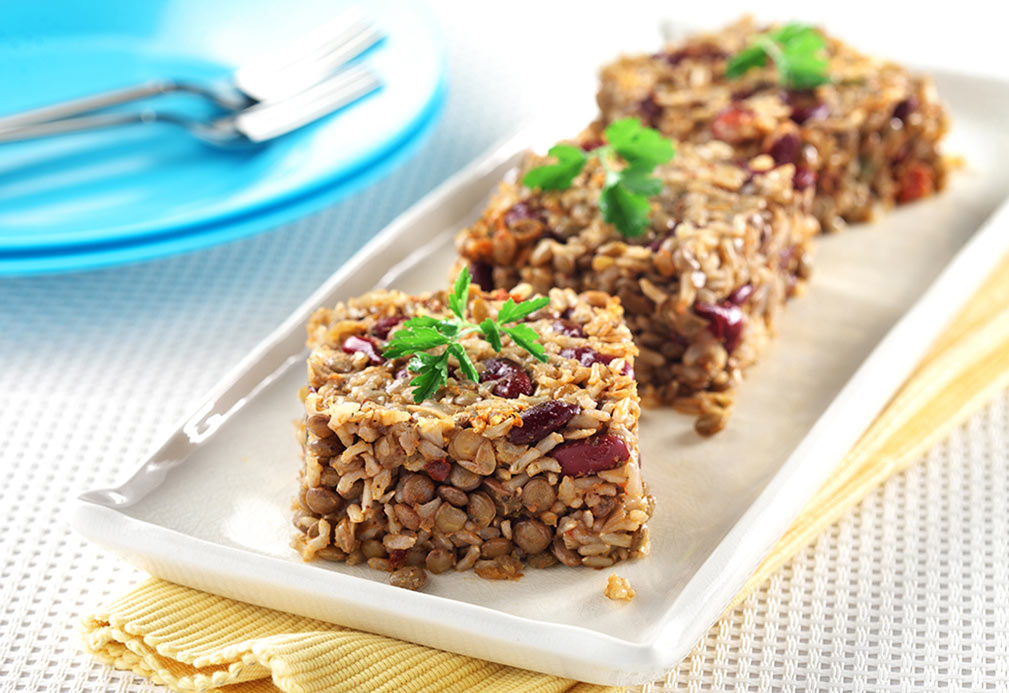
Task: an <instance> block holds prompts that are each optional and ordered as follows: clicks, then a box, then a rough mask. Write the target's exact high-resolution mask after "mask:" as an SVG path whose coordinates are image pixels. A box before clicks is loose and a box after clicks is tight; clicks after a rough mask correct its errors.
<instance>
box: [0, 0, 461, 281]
mask: <svg viewBox="0 0 1009 693" xmlns="http://www.w3.org/2000/svg"><path fill="white" fill-rule="evenodd" d="M351 4H352V3H350V2H324V1H322V0H318V1H311V0H307V1H306V0H301V1H299V2H297V3H289V2H267V1H266V0H241V1H238V0H234V1H230V0H229V1H227V2H221V1H219V0H218V1H215V2H213V3H208V2H198V1H196V0H163V1H162V2H135V0H129V1H120V0H116V1H113V2H102V3H98V4H94V3H77V2H71V1H69V0H66V1H64V0H61V1H53V0H50V1H49V2H46V3H3V5H2V6H0V64H3V65H4V70H2V71H0V114H7V113H12V112H16V111H20V110H23V109H26V108H32V107H36V106H42V105H46V104H48V103H51V102H54V101H58V100H61V99H65V98H73V97H76V96H82V95H85V94H89V93H93V92H96V91H101V90H105V89H112V88H116V87H121V86H127V85H131V84H136V83H139V82H143V81H145V80H148V79H152V78H155V77H165V76H171V77H177V78H189V79H208V80H210V79H215V78H220V77H223V76H225V75H227V74H228V73H229V72H230V71H231V70H232V69H233V68H234V67H236V66H238V65H241V64H243V63H244V62H247V61H249V60H250V59H251V58H253V57H255V56H256V55H257V54H259V53H261V52H263V51H265V50H268V49H270V48H271V47H276V46H280V45H283V44H284V43H285V42H287V41H289V40H290V39H291V38H293V37H296V36H298V35H299V34H301V33H305V32H308V31H310V30H311V29H312V28H314V27H316V26H318V25H319V24H321V23H323V22H325V21H327V20H329V19H331V18H332V17H334V16H335V15H336V14H338V13H339V12H340V11H342V10H344V9H346V8H347V7H349V6H350V5H351ZM357 4H359V5H360V6H361V8H362V9H363V11H364V12H365V14H366V15H367V16H368V17H369V18H371V19H372V20H373V21H374V22H375V23H376V24H377V25H378V26H379V27H380V28H381V29H382V31H383V33H385V35H386V39H385V40H384V41H383V42H382V43H380V44H379V45H378V46H376V47H375V48H373V49H372V50H371V51H369V52H368V53H367V54H366V55H365V56H363V60H364V61H365V62H366V63H367V64H368V65H369V66H371V67H372V68H373V69H374V70H375V71H376V72H377V73H378V74H379V75H380V77H381V79H382V82H383V85H384V86H383V88H382V89H381V90H379V91H378V92H376V93H374V94H372V95H370V96H368V97H365V99H363V100H361V101H359V102H357V103H356V104H354V105H353V106H351V107H349V108H346V109H344V110H342V111H339V112H337V113H334V114H332V115H330V116H328V117H326V118H325V119H323V120H321V121H319V122H317V123H314V124H312V125H310V126H308V127H306V128H303V129H302V130H299V131H297V132H295V133H292V134H290V135H288V136H286V137H284V138H281V139H279V140H277V141H275V142H272V143H269V144H267V145H264V146H260V147H256V148H251V149H247V150H242V151H221V150H218V149H214V148H211V147H209V146H208V145H205V144H203V143H201V142H199V141H198V140H195V139H194V138H192V137H191V136H190V135H188V134H186V133H185V132H183V131H181V130H176V129H173V128H172V126H170V125H160V124H159V125H145V126H133V127H125V128H119V129H116V130H110V131H105V132H96V133H87V134H79V135H74V136H67V137H62V138H53V139H49V140H39V141H35V142H26V143H19V144H11V145H0V273H3V274H19V273H29V272H42V271H58V270H67V269H82V268H86V267H96V266H102V265H108V264H115V263H119V262H127V261H133V260H138V259H147V258H150V257H157V256H159V255H163V254H168V253H175V252H182V251H185V250H190V249H193V248H198V247H203V246H206V245H210V244H213V243H219V242H223V241H226V240H232V239H234V238H237V237H240V236H244V235H248V234H250V233H255V232H257V231H261V230H264V229H266V228H270V227H273V226H276V225H279V224H282V223H284V222H285V221H290V220H292V219H294V218H296V217H298V216H301V215H303V214H305V213H307V212H309V211H312V210H313V209H317V208H319V207H322V206H324V205H326V204H329V203H332V202H333V201H335V200H336V199H338V198H339V197H341V196H343V195H345V194H347V193H348V192H350V191H351V190H353V189H355V188H357V187H359V186H360V185H363V184H364V183H366V182H368V181H371V180H374V179H375V178H377V177H378V176H379V175H380V174H382V173H384V172H386V171H387V170H388V169H389V168H390V167H391V165H392V164H393V163H395V162H397V161H399V160H401V159H402V157H403V156H405V154H406V153H407V152H409V151H410V150H411V149H412V148H413V146H415V145H416V141H417V139H418V138H419V137H420V136H421V134H423V133H424V132H425V131H426V130H427V129H428V128H429V125H430V124H431V121H432V120H433V119H434V117H435V115H436V113H437V111H438V107H439V105H440V103H441V93H442V75H443V67H444V65H443V53H442V48H441V42H440V36H439V33H438V30H437V27H436V25H435V23H434V21H433V20H432V18H431V16H430V14H429V13H428V12H427V11H426V10H425V8H424V6H423V5H421V4H419V3H410V2H407V1H406V0H380V1H375V0H372V1H371V2H360V3H357ZM169 98H170V101H165V103H164V105H167V106H170V107H171V108H174V109H176V110H180V111H187V112H190V113H192V112H194V111H196V110H198V109H201V108H205V107H204V105H203V104H201V103H199V102H198V101H197V100H195V99H193V98H192V97H187V96H172V97H169Z"/></svg>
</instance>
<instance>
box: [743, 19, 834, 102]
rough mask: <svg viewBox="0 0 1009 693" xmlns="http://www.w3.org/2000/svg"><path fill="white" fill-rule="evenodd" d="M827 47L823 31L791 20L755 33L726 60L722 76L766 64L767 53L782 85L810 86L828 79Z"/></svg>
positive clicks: (815, 85) (823, 82)
mask: <svg viewBox="0 0 1009 693" xmlns="http://www.w3.org/2000/svg"><path fill="white" fill-rule="evenodd" d="M826 50H827V42H826V40H825V39H824V38H823V34H821V33H820V32H819V31H817V30H816V29H815V28H814V27H811V26H809V25H808V24H798V23H795V22H793V23H791V24H786V25H785V26H783V27H781V28H780V29H775V30H774V31H769V32H767V33H764V34H760V35H758V36H757V37H755V38H754V39H753V42H752V43H751V44H750V45H749V46H748V47H747V48H745V49H744V50H742V51H740V52H739V53H737V54H736V55H734V56H733V57H732V58H731V59H730V60H729V64H728V66H726V68H725V76H726V77H728V78H730V79H737V78H739V77H742V76H743V75H744V74H746V73H747V72H749V71H750V70H752V69H753V68H755V67H763V66H765V65H766V64H767V58H768V57H770V58H771V60H773V61H774V67H775V69H776V70H777V72H778V81H779V82H780V83H781V85H782V86H784V87H787V88H788V89H800V90H801V89H812V88H813V87H817V86H819V85H821V84H826V83H828V82H830V76H829V75H828V74H827V67H828V62H827V56H826Z"/></svg>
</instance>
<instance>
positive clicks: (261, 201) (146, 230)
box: [0, 0, 446, 274]
mask: <svg viewBox="0 0 1009 693" xmlns="http://www.w3.org/2000/svg"><path fill="white" fill-rule="evenodd" d="M351 4H364V3H363V2H359V1H357V0H351ZM378 7H382V8H384V9H383V10H378V9H377V8H378ZM396 7H399V8H400V9H401V10H403V14H402V15H401V16H399V17H396V18H395V19H393V20H390V19H388V17H387V18H386V19H385V21H384V22H383V26H387V25H388V24H389V23H391V24H392V25H393V26H394V27H398V28H397V29H395V30H394V31H393V32H392V33H393V35H394V36H399V35H403V30H404V25H403V21H405V20H404V16H405V17H407V18H409V21H410V22H413V23H415V24H416V26H415V27H414V29H412V30H411V31H412V32H414V33H413V36H414V38H412V39H411V42H412V43H411V42H408V45H414V46H416V45H417V40H418V39H416V37H417V33H415V32H420V34H421V35H423V36H424V38H423V39H419V40H420V41H421V43H422V44H423V46H424V47H425V48H424V49H423V50H422V51H421V53H422V54H423V56H424V59H423V60H422V61H421V62H422V63H424V64H425V65H426V66H427V67H426V68H425V70H424V71H423V73H424V74H423V75H422V78H421V79H419V83H420V84H424V85H425V87H424V89H423V94H419V93H418V92H417V89H416V88H413V90H412V93H413V94H414V96H413V97H411V98H413V99H414V101H413V108H412V109H410V112H403V111H402V109H400V111H399V112H401V113H402V115H407V116H408V117H407V118H406V119H404V120H401V121H400V122H399V123H392V122H385V121H383V123H384V125H383V126H382V127H384V128H385V131H384V135H383V138H378V139H376V138H374V137H372V136H371V135H370V134H369V135H368V137H365V138H362V139H363V140H364V141H366V142H367V143H368V144H367V145H366V146H364V147H360V146H359V145H355V146H354V147H352V149H353V150H354V151H355V153H356V155H355V156H354V157H351V158H347V157H346V156H344V157H343V158H342V159H341V163H342V164H343V165H331V166H329V170H328V171H327V170H326V168H327V167H326V166H322V167H321V168H320V165H319V164H317V163H313V164H312V166H310V167H309V170H311V171H314V175H312V176H306V175H305V174H303V173H300V172H298V171H297V169H289V171H288V172H287V173H286V174H285V173H283V172H281V174H280V175H281V176H282V178H281V179H280V180H281V184H280V185H275V184H273V183H272V182H270V183H268V184H267V188H266V190H267V191H270V190H271V189H272V194H266V195H262V194H259V193H255V194H251V195H250V194H245V195H240V196H239V199H241V198H242V197H244V198H245V199H244V200H243V201H242V204H238V205H235V204H231V208H230V209H228V206H227V205H225V206H224V207H222V208H219V209H217V210H216V213H214V211H213V210H208V211H211V212H212V213H209V214H197V215H195V216H194V215H192V214H188V217H189V218H188V219H187V218H185V217H186V216H187V214H182V215H181V216H179V217H178V218H166V219H159V218H157V217H150V218H148V219H144V218H143V216H142V215H141V216H138V217H135V218H134V219H136V221H134V220H129V217H127V218H126V219H127V220H128V221H127V223H126V225H125V226H121V227H113V228H105V227H102V228H98V227H96V228H95V230H94V231H89V232H87V233H79V232H76V231H75V232H73V233H70V232H69V230H67V231H64V230H62V229H61V228H59V227H58V226H57V227H53V228H51V229H42V228H39V229H37V230H36V232H34V233H32V234H29V235H22V234H13V235H6V236H4V235H3V234H0V265H3V266H4V267H13V266H14V264H15V261H16V260H17V261H19V262H17V263H16V264H18V265H19V266H21V265H24V263H25V262H29V263H30V265H31V266H38V267H41V266H42V264H43V263H44V260H43V259H42V258H43V256H45V257H52V258H55V257H70V256H73V255H77V256H80V257H81V258H82V259H83V256H85V255H94V256H96V257H97V256H98V255H108V256H111V255H112V254H115V255H116V256H121V257H127V256H129V255H131V254H133V253H132V251H136V253H139V254H142V255H144V256H148V255H150V254H151V253H153V252H154V249H155V248H157V247H162V246H166V241H168V240H172V243H171V245H172V246H173V247H174V245H176V244H177V242H179V241H180V240H181V238H182V237H183V236H189V235H195V234H200V233H209V234H211V235H212V236H214V237H215V238H216V237H223V236H225V235H227V234H224V233H222V232H221V229H223V228H225V227H227V228H231V227H234V228H236V229H237V228H239V227H242V228H246V227H247V228H250V229H252V228H260V229H262V228H268V227H269V224H265V223H257V222H255V221H254V220H250V219H248V217H249V216H250V215H253V214H256V215H263V217H264V218H269V219H279V220H280V221H276V222H273V225H276V224H279V223H283V222H284V221H290V220H291V219H292V218H294V217H293V216H292V214H293V213H292V212H289V213H288V214H283V213H280V212H278V211H277V208H278V207H284V208H290V210H294V209H299V208H301V207H303V206H304V205H303V204H302V202H303V201H304V199H305V198H307V197H316V196H317V195H319V194H320V191H321V190H322V189H324V188H328V187H331V186H334V185H335V186H341V187H343V186H346V187H347V190H352V189H357V187H359V186H348V185H347V182H346V179H347V178H348V177H349V176H350V175H353V174H356V173H361V174H362V175H363V174H364V172H365V170H366V169H369V168H370V167H372V166H373V165H374V164H376V162H378V161H379V159H380V158H381V157H383V156H389V155H390V154H392V153H394V152H395V149H396V148H397V147H400V146H402V144H403V143H404V141H405V140H406V139H407V138H408V137H410V136H414V135H416V134H418V133H419V131H420V130H422V129H423V128H421V127H419V125H420V123H421V121H422V120H424V119H425V118H432V117H433V116H434V115H435V114H436V113H437V112H438V110H439V108H438V107H437V106H440V100H441V99H442V95H441V93H440V92H441V91H442V90H443V89H444V79H445V71H446V69H445V68H446V55H445V47H444V40H443V36H442V31H441V28H440V26H439V25H438V23H437V22H436V21H435V20H434V17H433V14H432V13H431V12H430V11H429V10H427V9H426V8H424V7H423V6H420V7H418V6H414V5H404V4H403V2H402V0H389V1H388V2H385V3H381V4H380V5H375V6H372V8H373V9H375V11H376V12H378V13H379V14H380V15H381V14H382V13H383V12H384V13H388V12H389V11H393V10H395V8H396ZM400 53H401V51H400V52H399V53H396V52H394V53H393V54H388V55H387V54H385V52H383V51H380V52H379V53H378V54H377V56H376V55H371V56H370V57H369V58H368V59H367V61H366V62H368V63H369V64H373V63H375V64H377V66H378V67H379V72H380V74H383V76H385V75H386V74H387V73H388V71H389V70H392V71H393V72H396V74H397V77H396V78H395V79H396V80H398V81H397V82H396V83H397V84H402V72H403V69H402V68H400V67H394V66H393V65H392V64H391V63H390V62H389V59H390V58H391V57H392V55H394V54H395V55H399V56H400V57H402V56H401V55H400ZM397 71H398V72H397ZM431 78H433V80H432V79H431ZM410 89H411V88H410V87H408V88H407V91H409V90H410ZM383 93H384V92H383ZM397 93H399V94H402V93H403V92H397ZM380 96H381V94H380ZM417 96H421V98H420V99H417V98H416V97H417ZM382 98H384V97H382ZM366 100H367V101H369V103H368V104H362V108H358V109H355V108H354V107H351V109H350V111H351V112H350V113H344V114H339V115H337V116H335V118H336V121H333V122H327V123H325V124H320V126H322V127H318V128H316V127H315V126H312V127H311V128H310V129H309V130H308V131H307V134H303V133H292V135H290V136H289V137H292V138H295V141H305V142H307V143H308V146H311V143H313V142H314V143H315V144H316V148H317V149H318V147H319V145H320V144H332V143H333V138H332V137H329V136H328V134H329V133H328V131H331V130H333V129H334V128H333V127H331V126H332V125H337V124H341V123H342V121H343V120H345V119H346V118H348V117H351V118H352V119H353V120H354V123H355V124H358V126H360V117H361V116H362V115H363V113H364V112H366V111H370V112H372V113H374V108H376V107H377V105H378V102H380V101H381V100H382V99H381V98H380V99H378V101H376V100H375V99H374V98H372V97H369V99H366ZM402 101H403V99H402V98H401V99H399V102H397V104H398V105H399V106H401V105H402V103H400V102H402ZM407 102H409V99H408V100H407ZM355 111H356V112H355ZM383 113H385V111H383ZM379 120H381V118H380V119H379ZM386 120H388V119H387V118H386ZM343 131H344V132H346V131H357V130H355V129H354V128H345V129H344V130H343ZM317 135H321V140H320V137H319V136H317ZM299 146H301V148H302V150H304V147H305V145H299ZM322 151H326V150H325V149H324V148H323V149H322ZM341 151H342V150H341ZM314 158H315V159H316V160H318V159H319V157H318V156H315V157H314ZM397 160H399V159H397ZM285 163H287V162H285ZM292 163H293V162H292ZM288 166H290V163H288ZM377 170H386V171H387V170H389V167H385V168H376V171H377ZM270 175H271V176H274V177H276V176H275V174H270ZM285 175H286V177H288V178H289V180H290V181H291V182H283V176H285ZM285 188H286V189H285ZM255 190H259V188H255ZM346 194H348V192H346V191H344V192H340V191H333V193H332V194H328V195H324V196H323V197H326V198H328V199H330V200H335V199H339V198H340V197H343V196H344V195H346ZM320 199H322V198H321V197H320ZM201 216H202V218H201ZM254 232H255V231H246V232H243V233H241V234H237V233H236V235H235V237H237V236H238V235H248V233H254ZM216 242H220V241H207V242H205V243H202V242H198V241H196V240H195V239H190V240H188V241H186V242H185V245H186V246H188V247H191V248H196V247H202V246H205V245H210V244H212V243H216ZM141 246H148V248H147V249H146V250H144V251H141V250H140V248H141ZM166 247H167V246H166ZM129 249H132V251H131V250H129ZM58 264H63V263H58ZM54 271H59V270H54ZM0 273H4V274H8V273H9V271H7V270H3V269H0Z"/></svg>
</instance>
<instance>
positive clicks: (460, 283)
mask: <svg viewBox="0 0 1009 693" xmlns="http://www.w3.org/2000/svg"><path fill="white" fill-rule="evenodd" d="M470 281H471V277H470V274H469V267H463V268H462V271H461V272H460V273H459V276H458V277H456V278H455V287H454V288H453V289H452V294H451V295H450V296H449V297H448V307H449V308H451V309H452V312H453V313H455V314H456V317H458V318H459V319H460V320H465V319H466V302H467V301H468V300H469V283H470Z"/></svg>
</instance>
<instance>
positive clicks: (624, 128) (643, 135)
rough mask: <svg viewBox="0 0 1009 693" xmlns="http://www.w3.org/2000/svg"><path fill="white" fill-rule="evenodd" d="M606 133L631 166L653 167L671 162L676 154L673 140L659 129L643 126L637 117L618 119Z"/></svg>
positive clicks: (613, 145) (609, 141)
mask: <svg viewBox="0 0 1009 693" xmlns="http://www.w3.org/2000/svg"><path fill="white" fill-rule="evenodd" d="M605 134H606V141H607V142H608V143H609V145H610V146H611V147H612V148H613V151H615V152H616V153H617V154H619V155H620V157H621V158H623V160H624V161H626V162H627V164H628V165H629V166H631V167H634V166H643V167H647V168H649V169H652V168H654V167H655V166H658V165H660V164H667V163H669V161H670V160H671V159H672V158H673V154H675V150H674V148H673V143H672V142H670V141H669V140H667V139H666V138H665V137H663V136H662V135H661V134H659V131H658V130H653V129H652V128H646V127H642V125H641V121H640V120H638V119H637V118H624V119H622V120H617V121H615V122H613V123H611V124H610V125H609V127H607V128H606V131H605Z"/></svg>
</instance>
